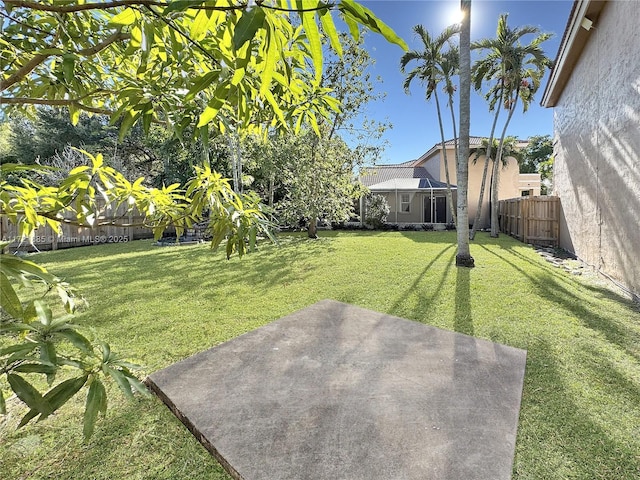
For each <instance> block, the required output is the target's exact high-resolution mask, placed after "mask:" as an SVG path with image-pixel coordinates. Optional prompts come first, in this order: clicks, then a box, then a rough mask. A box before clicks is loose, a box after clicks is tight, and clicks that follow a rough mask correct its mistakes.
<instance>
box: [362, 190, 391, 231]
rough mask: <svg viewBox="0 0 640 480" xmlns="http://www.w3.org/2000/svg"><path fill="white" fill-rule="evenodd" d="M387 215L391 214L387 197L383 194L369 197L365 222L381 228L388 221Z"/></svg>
mask: <svg viewBox="0 0 640 480" xmlns="http://www.w3.org/2000/svg"><path fill="white" fill-rule="evenodd" d="M387 215H389V204H388V203H387V199H386V198H385V197H383V196H382V195H371V196H369V197H367V203H366V214H365V217H364V221H365V223H367V224H368V225H371V226H372V227H373V228H376V229H379V228H381V227H382V225H384V222H386V221H387Z"/></svg>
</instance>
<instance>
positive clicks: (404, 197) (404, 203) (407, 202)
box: [400, 193, 411, 213]
mask: <svg viewBox="0 0 640 480" xmlns="http://www.w3.org/2000/svg"><path fill="white" fill-rule="evenodd" d="M400 211H401V212H403V213H409V212H410V211H411V197H410V196H409V194H408V193H401V194H400Z"/></svg>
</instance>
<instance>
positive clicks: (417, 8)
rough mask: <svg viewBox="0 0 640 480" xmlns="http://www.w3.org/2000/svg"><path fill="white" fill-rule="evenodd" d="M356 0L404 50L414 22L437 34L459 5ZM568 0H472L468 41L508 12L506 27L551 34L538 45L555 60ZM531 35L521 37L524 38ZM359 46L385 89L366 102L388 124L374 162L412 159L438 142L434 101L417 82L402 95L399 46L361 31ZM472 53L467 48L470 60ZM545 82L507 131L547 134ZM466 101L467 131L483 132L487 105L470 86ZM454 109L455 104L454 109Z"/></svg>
mask: <svg viewBox="0 0 640 480" xmlns="http://www.w3.org/2000/svg"><path fill="white" fill-rule="evenodd" d="M361 3H362V4H363V5H365V6H366V7H367V8H369V9H370V10H372V11H373V12H374V13H375V14H376V16H377V17H378V18H380V19H381V20H383V21H384V22H385V23H386V24H387V25H389V26H390V27H391V28H393V29H394V30H395V32H396V33H397V34H398V35H399V36H401V37H402V38H403V39H404V40H405V41H406V42H407V44H408V45H409V48H410V49H420V48H421V44H422V42H421V41H420V40H419V39H417V38H415V36H414V34H413V30H412V29H413V26H414V25H416V24H422V25H423V26H424V27H425V28H426V29H427V30H428V31H429V32H430V33H432V34H435V35H437V34H439V33H440V32H442V30H443V29H444V28H445V27H446V26H447V25H450V24H451V23H454V22H455V21H456V20H455V16H454V15H455V11H456V8H457V7H459V4H460V2H459V0H396V1H391V0H369V1H367V0H361ZM572 5H573V1H572V0H506V1H498V0H473V1H472V11H471V40H472V41H473V40H479V39H481V38H493V37H494V36H495V31H496V25H497V20H498V16H499V15H500V14H501V13H509V19H508V24H509V26H511V27H516V26H523V25H533V26H536V27H539V28H540V30H541V31H542V32H550V33H554V34H555V35H554V37H553V38H551V39H550V40H548V41H547V42H545V43H544V44H543V48H544V50H545V52H546V53H547V56H548V57H549V58H551V59H555V56H556V54H557V51H558V46H559V45H560V41H561V39H562V34H563V33H564V28H565V25H566V23H567V20H568V17H569V12H570V11H571V6H572ZM532 38H533V37H532V36H529V37H525V40H530V39H532ZM365 45H366V48H367V50H368V51H369V53H370V54H371V56H372V57H373V58H374V59H375V61H376V64H375V66H374V68H373V69H372V73H373V74H374V75H379V76H380V77H382V80H383V83H382V84H381V85H379V86H378V87H377V88H378V90H380V91H384V92H386V99H385V100H384V101H383V102H376V103H375V104H370V105H369V106H368V108H367V110H368V111H367V115H368V117H369V118H372V119H376V120H387V121H388V122H390V123H391V124H392V125H393V128H392V129H390V130H387V132H386V133H385V137H384V138H385V139H386V140H387V142H388V147H387V148H386V150H385V152H384V154H383V156H382V158H380V159H378V161H377V163H378V164H384V163H400V162H404V161H407V160H413V159H415V158H418V157H419V156H420V155H422V154H423V153H424V152H426V151H427V150H428V149H429V148H431V147H432V146H433V145H434V144H435V143H436V142H439V141H440V132H439V129H438V120H437V116H436V107H435V103H434V102H433V101H431V102H429V103H427V102H426V100H425V99H424V90H423V89H422V88H421V87H420V84H419V83H418V82H415V86H413V87H412V90H411V95H407V94H405V92H404V89H403V88H402V84H403V81H404V76H403V75H402V73H401V72H400V67H399V64H400V57H401V56H402V54H403V51H402V49H401V48H399V47H398V46H396V45H392V44H389V43H387V42H386V40H384V39H383V38H382V37H381V36H379V35H374V34H368V35H367V37H366V43H365ZM474 58H476V57H475V54H474V53H473V52H472V58H471V61H472V62H473V60H474ZM545 85H546V77H545V79H544V80H543V83H542V87H541V89H540V90H539V91H538V92H537V94H536V98H535V100H534V102H533V104H532V105H531V107H530V108H529V110H528V111H527V113H526V114H522V109H521V108H519V109H518V110H517V111H516V113H515V114H514V116H513V119H512V121H511V123H510V126H509V129H508V131H507V134H508V135H514V136H517V137H519V138H527V137H530V136H533V135H545V134H549V135H550V134H552V132H553V112H552V110H551V109H546V108H543V107H541V106H540V103H539V102H540V98H541V97H542V90H543V89H544V86H545ZM471 100H472V103H471V135H478V136H488V135H489V129H490V128H491V120H492V118H493V117H492V114H490V113H489V110H488V105H487V103H486V102H485V100H484V98H483V97H482V96H480V95H479V94H477V93H475V92H474V91H473V90H472V93H471ZM457 108H458V106H457V105H456V114H457ZM505 117H506V116H505ZM500 123H501V122H500V121H499V124H498V126H500ZM445 135H446V136H447V138H451V137H452V136H453V135H452V129H451V126H450V121H449V122H448V123H447V124H445Z"/></svg>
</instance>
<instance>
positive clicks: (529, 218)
mask: <svg viewBox="0 0 640 480" xmlns="http://www.w3.org/2000/svg"><path fill="white" fill-rule="evenodd" d="M498 217H499V219H500V231H501V232H503V233H506V234H508V235H511V236H512V237H515V238H517V239H518V240H520V241H521V242H524V243H531V244H534V245H546V246H552V247H557V246H558V240H559V223H560V199H559V198H558V197H551V196H545V197H518V198H510V199H508V200H500V201H499V202H498Z"/></svg>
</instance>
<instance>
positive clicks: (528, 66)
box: [471, 14, 551, 237]
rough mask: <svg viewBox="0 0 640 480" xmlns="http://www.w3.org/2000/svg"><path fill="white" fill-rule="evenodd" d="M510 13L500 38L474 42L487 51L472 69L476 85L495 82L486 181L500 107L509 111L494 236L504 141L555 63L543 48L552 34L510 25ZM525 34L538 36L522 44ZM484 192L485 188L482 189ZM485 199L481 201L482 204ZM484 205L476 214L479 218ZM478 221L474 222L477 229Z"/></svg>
mask: <svg viewBox="0 0 640 480" xmlns="http://www.w3.org/2000/svg"><path fill="white" fill-rule="evenodd" d="M507 17H508V14H502V15H500V18H499V19H498V28H497V29H496V38H492V39H483V40H479V41H477V42H474V43H473V44H472V45H471V48H473V49H479V50H483V51H487V55H486V56H485V57H484V58H481V59H480V60H478V61H477V62H476V63H475V64H474V66H473V69H472V77H473V82H474V88H475V89H476V90H478V91H480V90H481V89H482V84H483V82H485V81H488V82H490V83H491V84H492V85H491V86H490V89H489V91H488V93H487V94H486V95H485V98H486V99H487V100H488V101H489V110H490V111H493V110H495V111H496V113H495V116H494V123H493V127H492V129H491V136H490V137H489V145H488V147H489V149H488V152H487V158H486V160H485V173H484V174H483V182H484V181H486V169H487V168H488V162H489V159H490V158H491V155H490V152H491V149H492V146H493V137H494V133H495V125H496V123H497V119H498V115H499V114H500V109H505V110H507V112H508V115H507V119H506V121H505V123H504V126H503V128H502V132H501V135H500V142H499V144H498V152H497V155H496V161H494V162H493V174H492V183H491V236H492V237H497V236H498V185H499V174H500V168H499V166H500V163H501V162H500V161H499V160H497V159H500V158H502V153H503V149H504V140H505V136H506V133H507V127H508V126H509V122H510V121H511V118H512V117H513V113H514V112H515V109H516V105H517V103H518V100H521V101H522V103H523V107H524V111H526V110H527V108H528V106H529V104H530V103H531V101H532V100H533V95H534V94H535V92H536V91H537V90H538V88H539V87H540V82H541V79H542V76H543V75H544V73H545V70H546V69H547V68H549V67H550V66H551V60H550V59H549V58H548V57H547V56H546V55H545V54H544V51H543V50H542V48H541V47H540V44H542V42H545V41H546V40H548V39H549V38H551V34H549V33H540V29H538V28H537V27H533V26H525V27H518V28H514V29H512V28H510V27H509V26H508V25H507ZM525 35H536V37H535V38H534V39H533V40H532V41H531V42H530V43H528V44H526V45H523V44H522V43H521V39H522V37H524V36H525ZM481 192H482V194H483V193H484V189H483V188H481ZM481 202H482V198H480V200H479V205H481ZM479 212H480V208H478V212H477V213H476V219H478V217H479ZM475 228H476V223H475V222H474V230H472V232H474V231H475Z"/></svg>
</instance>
